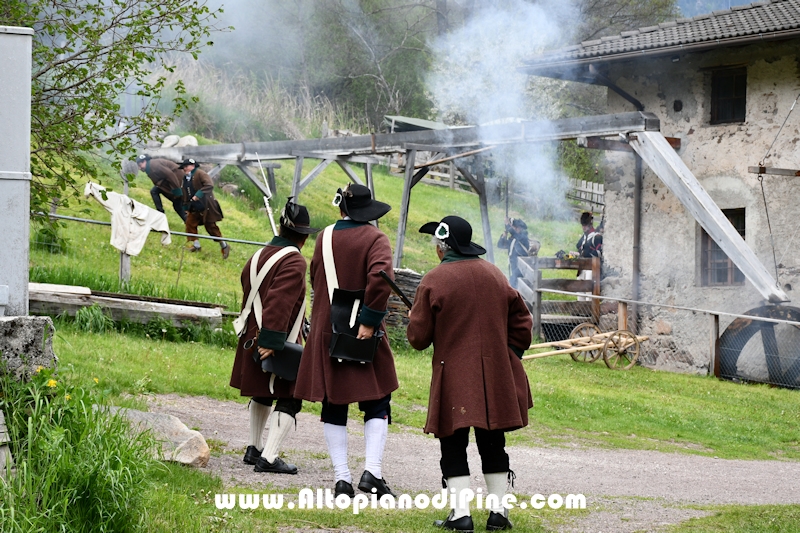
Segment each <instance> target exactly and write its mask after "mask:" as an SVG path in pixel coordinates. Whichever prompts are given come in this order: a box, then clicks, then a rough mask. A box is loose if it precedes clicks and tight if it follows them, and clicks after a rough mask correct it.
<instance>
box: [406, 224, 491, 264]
mask: <svg viewBox="0 0 800 533" xmlns="http://www.w3.org/2000/svg"><path fill="white" fill-rule="evenodd" d="M419 232H420V233H428V234H430V235H433V236H434V237H436V238H437V239H439V240H440V241H444V242H445V243H446V244H447V245H448V246H450V248H452V249H453V250H455V251H456V252H458V253H460V254H461V255H482V254H485V253H486V249H485V248H484V247H483V246H481V245H479V244H475V243H474V242H471V240H472V226H470V225H469V222H467V221H466V220H464V219H463V218H461V217H457V216H455V215H448V216H446V217H444V218H443V219H442V220H441V222H428V223H427V224H425V225H423V226H422V227H421V228H419Z"/></svg>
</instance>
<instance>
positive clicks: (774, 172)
mask: <svg viewBox="0 0 800 533" xmlns="http://www.w3.org/2000/svg"><path fill="white" fill-rule="evenodd" d="M747 171H748V172H749V173H751V174H768V175H771V176H793V177H798V176H800V170H794V169H791V168H772V167H747Z"/></svg>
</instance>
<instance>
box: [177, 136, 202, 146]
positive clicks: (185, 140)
mask: <svg viewBox="0 0 800 533" xmlns="http://www.w3.org/2000/svg"><path fill="white" fill-rule="evenodd" d="M184 146H197V137H195V136H194V135H184V136H183V137H181V140H179V141H178V143H177V144H176V145H175V147H176V148H182V147H184Z"/></svg>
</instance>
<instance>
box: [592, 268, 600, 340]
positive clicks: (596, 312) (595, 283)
mask: <svg viewBox="0 0 800 533" xmlns="http://www.w3.org/2000/svg"><path fill="white" fill-rule="evenodd" d="M592 294H593V295H594V296H600V258H599V257H597V256H595V257H592ZM592 317H593V318H594V320H595V324H599V323H600V299H599V298H592Z"/></svg>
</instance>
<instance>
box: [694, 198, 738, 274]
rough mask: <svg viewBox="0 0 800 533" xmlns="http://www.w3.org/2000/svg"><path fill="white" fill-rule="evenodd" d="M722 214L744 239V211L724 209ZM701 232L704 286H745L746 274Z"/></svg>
mask: <svg viewBox="0 0 800 533" xmlns="http://www.w3.org/2000/svg"><path fill="white" fill-rule="evenodd" d="M722 213H723V214H724V215H725V216H726V217H728V220H729V221H730V223H731V224H733V227H734V228H735V229H736V231H738V232H739V235H741V236H742V238H744V209H723V210H722ZM700 231H701V232H702V242H701V246H702V263H701V268H700V271H701V276H702V285H704V286H715V285H717V286H718V285H744V274H742V272H741V271H740V270H739V269H738V268H736V265H734V264H733V261H731V260H730V259H729V258H728V256H727V255H726V254H725V252H723V251H722V249H721V248H720V247H719V245H718V244H717V243H716V242H714V239H712V238H711V237H709V236H708V233H706V232H705V230H703V229H701V230H700Z"/></svg>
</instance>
